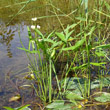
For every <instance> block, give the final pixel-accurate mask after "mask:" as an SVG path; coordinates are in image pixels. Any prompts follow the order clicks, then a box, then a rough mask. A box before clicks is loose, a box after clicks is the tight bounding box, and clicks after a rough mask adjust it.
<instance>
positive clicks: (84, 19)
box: [75, 17, 86, 21]
mask: <svg viewBox="0 0 110 110" xmlns="http://www.w3.org/2000/svg"><path fill="white" fill-rule="evenodd" d="M75 18H76V19H77V20H80V21H86V18H83V17H75Z"/></svg>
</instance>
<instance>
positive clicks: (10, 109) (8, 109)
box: [3, 107, 15, 110]
mask: <svg viewBox="0 0 110 110" xmlns="http://www.w3.org/2000/svg"><path fill="white" fill-rule="evenodd" d="M3 108H5V109H7V110H15V109H14V108H11V107H3Z"/></svg>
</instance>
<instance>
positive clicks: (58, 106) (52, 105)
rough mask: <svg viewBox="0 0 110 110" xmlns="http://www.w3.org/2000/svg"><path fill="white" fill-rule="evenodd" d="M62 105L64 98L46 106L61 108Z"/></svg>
mask: <svg viewBox="0 0 110 110" xmlns="http://www.w3.org/2000/svg"><path fill="white" fill-rule="evenodd" d="M62 106H64V100H56V101H54V102H53V103H51V104H49V105H47V106H46V108H61V107H62Z"/></svg>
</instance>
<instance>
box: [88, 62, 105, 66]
mask: <svg viewBox="0 0 110 110" xmlns="http://www.w3.org/2000/svg"><path fill="white" fill-rule="evenodd" d="M90 64H91V65H94V66H102V65H103V64H106V62H101V63H94V62H91V63H90Z"/></svg>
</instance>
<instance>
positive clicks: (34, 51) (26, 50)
mask: <svg viewBox="0 0 110 110" xmlns="http://www.w3.org/2000/svg"><path fill="white" fill-rule="evenodd" d="M17 48H18V49H20V50H24V51H25V52H29V53H37V51H36V50H33V51H30V50H28V49H25V48H20V47H17Z"/></svg>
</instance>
